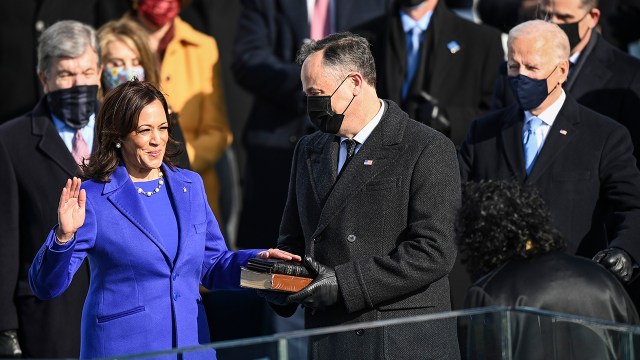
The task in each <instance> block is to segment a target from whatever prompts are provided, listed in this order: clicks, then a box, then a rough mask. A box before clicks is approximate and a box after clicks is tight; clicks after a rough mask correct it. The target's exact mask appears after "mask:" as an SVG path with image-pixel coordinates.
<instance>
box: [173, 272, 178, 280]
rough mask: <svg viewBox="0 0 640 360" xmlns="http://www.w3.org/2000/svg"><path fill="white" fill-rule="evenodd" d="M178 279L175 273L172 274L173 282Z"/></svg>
mask: <svg viewBox="0 0 640 360" xmlns="http://www.w3.org/2000/svg"><path fill="white" fill-rule="evenodd" d="M177 278H178V274H177V273H173V280H174V281H175V279H177Z"/></svg>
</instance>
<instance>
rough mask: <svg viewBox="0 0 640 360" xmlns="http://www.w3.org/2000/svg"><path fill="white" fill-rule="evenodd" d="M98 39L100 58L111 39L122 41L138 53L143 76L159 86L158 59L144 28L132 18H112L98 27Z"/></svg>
mask: <svg viewBox="0 0 640 360" xmlns="http://www.w3.org/2000/svg"><path fill="white" fill-rule="evenodd" d="M98 41H99V42H100V48H101V49H102V54H100V56H101V58H102V59H104V57H105V56H106V55H107V44H109V42H111V41H122V42H124V43H125V44H126V45H127V46H129V47H130V48H131V49H133V50H134V51H136V52H137V53H138V60H140V65H141V66H142V68H143V69H144V78H145V80H146V81H148V82H150V83H151V84H153V85H154V86H156V87H159V86H160V65H159V63H158V59H157V57H156V56H155V54H153V52H152V51H151V49H150V48H149V38H148V35H147V32H146V30H145V29H144V28H143V27H142V26H141V25H139V24H138V23H136V22H135V21H134V20H133V19H130V18H128V17H123V18H121V19H119V20H112V21H109V22H107V23H106V24H104V25H102V26H101V27H100V29H98Z"/></svg>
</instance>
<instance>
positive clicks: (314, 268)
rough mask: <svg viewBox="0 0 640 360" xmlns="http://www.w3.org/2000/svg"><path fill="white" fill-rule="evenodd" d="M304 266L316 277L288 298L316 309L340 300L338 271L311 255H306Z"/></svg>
mask: <svg viewBox="0 0 640 360" xmlns="http://www.w3.org/2000/svg"><path fill="white" fill-rule="evenodd" d="M304 266H305V267H306V268H307V270H309V272H310V273H311V275H314V276H315V278H314V280H313V281H312V282H311V284H309V285H307V286H306V287H305V288H304V289H302V290H300V291H298V292H297V293H295V294H291V295H289V298H288V299H287V300H289V301H290V302H296V303H299V304H302V306H304V307H309V308H312V309H315V310H318V309H324V308H326V307H328V306H331V305H333V304H335V303H336V302H338V294H339V288H338V279H337V278H336V272H335V271H334V270H333V269H332V268H330V267H328V266H324V265H322V264H320V263H319V262H317V261H315V260H314V259H313V258H312V257H311V256H309V255H307V256H305V257H304Z"/></svg>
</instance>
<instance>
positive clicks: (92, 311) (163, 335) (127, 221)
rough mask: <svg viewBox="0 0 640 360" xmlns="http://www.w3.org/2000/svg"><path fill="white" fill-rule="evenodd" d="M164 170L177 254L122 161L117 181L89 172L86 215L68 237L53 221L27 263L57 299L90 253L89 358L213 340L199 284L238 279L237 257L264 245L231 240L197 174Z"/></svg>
mask: <svg viewBox="0 0 640 360" xmlns="http://www.w3.org/2000/svg"><path fill="white" fill-rule="evenodd" d="M162 171H163V173H164V174H165V184H166V186H167V189H168V191H169V194H170V196H171V197H172V198H173V202H174V204H175V211H176V214H177V216H176V217H177V220H178V229H179V245H178V252H177V255H176V257H175V260H172V259H170V258H169V257H168V255H167V252H166V250H165V248H164V246H163V245H162V241H161V240H160V235H159V234H158V233H157V230H156V229H155V227H154V226H153V221H152V220H151V219H150V218H149V215H148V214H147V211H146V209H145V207H144V204H143V203H142V201H141V199H140V195H139V194H138V193H137V192H136V189H135V187H134V185H133V182H132V181H131V180H130V178H129V175H128V173H127V171H126V168H125V167H124V166H123V165H120V166H118V168H117V169H116V171H115V172H114V173H113V175H112V176H111V182H108V183H99V182H95V181H92V180H90V181H85V182H83V184H82V188H83V189H85V190H86V191H87V206H86V219H85V223H84V225H83V226H82V227H81V228H80V229H78V232H77V233H76V235H75V237H74V239H73V240H72V241H70V242H69V243H67V244H66V245H64V246H59V245H57V244H56V243H55V241H54V240H55V235H54V232H53V230H52V231H51V232H50V233H49V236H48V237H47V240H46V242H45V243H44V245H43V246H42V248H40V251H39V252H38V254H37V255H36V258H35V260H34V261H33V264H32V266H31V268H30V270H29V283H30V285H31V289H32V290H33V292H34V293H35V294H36V296H38V297H39V298H40V299H51V298H55V297H56V296H59V295H60V294H62V293H63V292H64V291H65V290H66V289H67V287H68V286H69V284H70V282H71V280H72V278H73V275H74V273H75V271H76V270H77V269H78V267H79V266H80V264H81V263H82V261H83V260H84V258H85V257H87V258H88V259H89V266H90V268H91V285H90V288H89V292H88V294H87V298H86V300H85V304H84V308H83V314H82V334H81V336H82V341H81V352H80V353H81V357H83V358H96V357H112V356H119V355H125V354H134V353H140V352H148V351H157V350H167V349H171V348H172V346H176V347H184V346H194V345H198V344H205V343H208V342H209V334H208V329H207V327H206V326H207V325H206V321H204V320H203V319H204V308H203V306H202V299H201V297H200V294H199V291H198V290H199V285H200V284H202V285H204V286H205V287H206V288H209V289H220V288H235V287H238V284H239V279H240V266H242V265H244V264H246V262H247V260H248V259H249V258H251V257H254V256H255V255H256V254H257V253H258V252H259V251H260V250H244V251H237V252H232V251H230V250H228V249H227V246H226V244H225V241H224V239H223V237H222V234H221V233H220V229H219V227H218V223H217V222H216V219H215V217H214V216H213V212H212V211H211V209H210V208H209V205H208V203H207V199H206V195H205V192H204V187H203V185H202V179H201V178H200V176H198V175H197V174H196V173H194V172H191V171H188V170H183V169H176V170H171V169H169V168H168V167H167V166H163V170H162ZM170 210H171V209H167V211H170ZM54 229H55V228H54ZM199 315H200V320H199ZM199 329H200V330H199ZM174 337H175V344H174V340H173V338H174ZM191 355H205V353H204V352H196V353H192V354H191ZM212 355H213V354H211V352H209V353H208V354H206V355H205V356H207V357H208V358H209V359H210V358H212V357H213V356H212ZM185 357H187V358H188V357H190V356H189V355H186V356H185Z"/></svg>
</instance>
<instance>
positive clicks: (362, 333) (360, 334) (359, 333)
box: [356, 329, 364, 336]
mask: <svg viewBox="0 0 640 360" xmlns="http://www.w3.org/2000/svg"><path fill="white" fill-rule="evenodd" d="M356 335H358V336H362V335H364V329H358V330H356Z"/></svg>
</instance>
